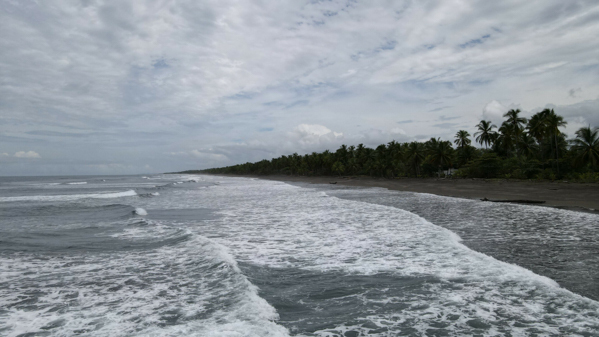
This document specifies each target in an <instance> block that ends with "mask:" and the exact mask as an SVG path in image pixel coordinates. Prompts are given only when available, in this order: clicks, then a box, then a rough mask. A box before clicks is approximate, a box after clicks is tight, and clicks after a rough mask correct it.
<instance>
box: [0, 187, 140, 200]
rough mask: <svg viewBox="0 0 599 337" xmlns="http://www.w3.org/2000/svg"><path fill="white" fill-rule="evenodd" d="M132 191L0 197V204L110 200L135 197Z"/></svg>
mask: <svg viewBox="0 0 599 337" xmlns="http://www.w3.org/2000/svg"><path fill="white" fill-rule="evenodd" d="M136 195H137V193H136V192H135V191H134V190H128V191H124V192H110V193H96V194H66V195H28V196H20V197H1V198H0V202H14V201H73V200H79V199H112V198H122V197H132V196H136Z"/></svg>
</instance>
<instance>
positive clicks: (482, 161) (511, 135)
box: [201, 109, 599, 182]
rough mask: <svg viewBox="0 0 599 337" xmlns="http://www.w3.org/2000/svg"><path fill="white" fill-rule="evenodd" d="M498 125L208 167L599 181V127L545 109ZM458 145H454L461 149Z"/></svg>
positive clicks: (515, 113) (510, 115)
mask: <svg viewBox="0 0 599 337" xmlns="http://www.w3.org/2000/svg"><path fill="white" fill-rule="evenodd" d="M504 117H505V121H504V122H503V123H502V124H501V125H500V126H499V128H497V126H496V125H494V124H492V123H491V122H490V121H484V120H483V121H481V122H480V123H479V124H478V125H476V127H477V129H478V131H477V132H476V133H475V134H474V140H475V141H476V142H477V143H478V144H480V145H482V146H484V148H480V149H479V148H475V147H473V146H472V145H471V143H472V140H471V139H470V137H471V135H470V134H469V133H468V132H467V131H464V130H460V131H458V132H457V133H456V135H455V139H454V140H453V143H452V142H451V141H448V140H441V139H440V138H437V139H435V138H431V139H430V140H428V141H426V142H411V143H397V142H395V141H392V142H390V143H388V144H382V145H379V146H378V147H376V148H375V149H371V148H368V147H365V146H364V145H363V144H360V145H358V146H346V145H341V147H340V148H339V149H337V150H336V151H335V152H330V151H328V150H327V151H324V152H322V153H316V152H313V153H311V154H306V155H303V156H302V155H298V154H297V153H294V154H292V155H290V156H282V157H279V158H274V159H272V160H262V161H259V162H256V163H245V164H240V165H234V166H228V167H222V168H213V169H207V170H202V171H201V172H204V173H224V174H239V175H243V174H253V175H267V174H288V175H370V176H373V177H386V178H394V177H435V176H443V175H444V170H447V169H448V168H455V169H457V171H455V172H454V173H453V175H452V176H453V177H468V178H514V179H551V180H555V179H568V180H578V181H593V182H599V130H598V129H597V128H591V127H590V126H589V127H583V128H581V129H579V130H578V131H576V135H575V138H574V139H570V140H568V139H566V135H565V134H564V133H563V132H562V131H560V128H563V127H564V126H565V125H566V122H565V121H564V119H563V117H562V116H559V115H557V114H556V113H555V112H554V111H553V110H549V109H545V110H543V111H541V112H539V113H537V114H535V115H534V116H532V117H531V118H530V119H529V120H527V119H526V118H523V117H521V116H520V110H510V111H508V112H507V113H506V114H505V115H504ZM454 145H455V147H454Z"/></svg>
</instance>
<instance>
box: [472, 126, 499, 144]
mask: <svg viewBox="0 0 599 337" xmlns="http://www.w3.org/2000/svg"><path fill="white" fill-rule="evenodd" d="M476 127H477V128H478V131H477V132H476V133H475V134H474V136H476V141H477V142H478V143H479V144H480V145H483V144H485V148H487V147H488V146H489V145H490V144H492V143H493V139H494V135H495V134H496V132H495V131H493V129H494V128H496V127H497V126H496V125H495V124H492V123H491V121H484V120H483V121H480V123H478V124H477V125H476Z"/></svg>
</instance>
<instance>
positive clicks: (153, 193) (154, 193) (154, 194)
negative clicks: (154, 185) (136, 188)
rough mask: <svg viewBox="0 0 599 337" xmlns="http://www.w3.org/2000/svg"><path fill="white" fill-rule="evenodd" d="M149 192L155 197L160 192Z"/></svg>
mask: <svg viewBox="0 0 599 337" xmlns="http://www.w3.org/2000/svg"><path fill="white" fill-rule="evenodd" d="M150 194H151V195H153V196H155V197H157V196H159V195H160V193H158V192H152V193H150Z"/></svg>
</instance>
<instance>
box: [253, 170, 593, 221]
mask: <svg viewBox="0 0 599 337" xmlns="http://www.w3.org/2000/svg"><path fill="white" fill-rule="evenodd" d="M244 177H253V178H260V179H268V180H276V181H286V182H303V183H308V184H330V183H336V184H339V185H346V186H356V187H382V188H388V189H390V190H397V191H409V192H418V193H431V194H436V195H443V196H448V197H457V198H466V199H483V198H487V199H490V200H536V201H544V202H545V203H543V204H541V205H540V206H549V207H557V208H565V209H571V210H578V211H591V212H598V210H599V185H598V184H583V183H570V182H546V181H518V180H490V179H435V178H428V179H415V178H401V179H381V178H370V177H361V176H360V177H306V176H286V175H269V176H244Z"/></svg>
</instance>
